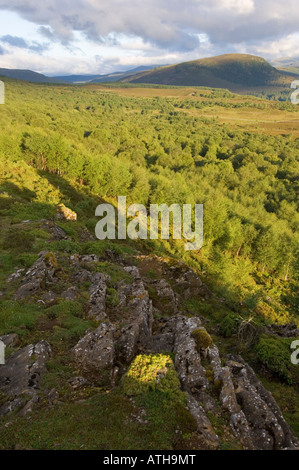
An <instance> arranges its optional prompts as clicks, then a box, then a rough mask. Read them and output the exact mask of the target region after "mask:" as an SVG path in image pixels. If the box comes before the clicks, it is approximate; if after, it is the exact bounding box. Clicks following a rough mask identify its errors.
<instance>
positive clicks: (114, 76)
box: [55, 65, 157, 83]
mask: <svg viewBox="0 0 299 470" xmlns="http://www.w3.org/2000/svg"><path fill="white" fill-rule="evenodd" d="M156 67H157V65H147V66H146V65H141V66H139V67H136V68H134V69H131V70H127V71H125V72H112V73H108V74H103V75H100V74H98V75H65V76H58V77H55V78H56V79H57V80H63V81H64V82H68V83H103V82H117V81H119V80H121V79H123V78H125V77H128V76H131V75H134V74H137V73H140V72H143V71H146V70H152V69H154V68H156Z"/></svg>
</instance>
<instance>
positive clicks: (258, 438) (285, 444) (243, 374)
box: [227, 357, 299, 450]
mask: <svg viewBox="0 0 299 470" xmlns="http://www.w3.org/2000/svg"><path fill="white" fill-rule="evenodd" d="M227 366H228V367H229V369H230V371H231V374H232V377H233V382H234V386H235V393H236V397H237V400H238V403H239V404H240V406H241V407H242V411H243V413H244V415H245V417H246V420H247V423H248V426H249V428H250V437H251V440H252V442H253V445H254V448H255V449H260V450H281V449H299V442H298V439H297V438H296V437H295V436H294V434H293V433H292V431H291V429H290V427H289V425H288V424H287V423H286V421H285V420H284V418H283V416H282V413H281V411H280V409H279V407H278V405H277V403H276V401H275V400H274V398H273V396H272V394H271V393H270V392H268V391H267V390H266V389H265V388H264V386H263V385H262V384H261V382H260V381H259V380H258V379H257V377H256V375H255V373H254V371H253V370H252V368H251V367H250V366H249V365H248V364H246V363H245V362H244V361H243V360H242V358H240V357H237V358H233V360H232V361H230V362H228V363H227Z"/></svg>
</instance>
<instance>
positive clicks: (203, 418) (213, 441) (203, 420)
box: [187, 393, 219, 450]
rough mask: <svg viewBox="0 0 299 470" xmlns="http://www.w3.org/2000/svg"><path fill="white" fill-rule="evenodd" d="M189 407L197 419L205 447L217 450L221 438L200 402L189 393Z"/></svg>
mask: <svg viewBox="0 0 299 470" xmlns="http://www.w3.org/2000/svg"><path fill="white" fill-rule="evenodd" d="M187 405H188V409H189V411H190V413H191V414H192V416H193V417H194V418H195V421H196V424H197V432H198V434H199V435H200V436H201V440H202V442H203V443H204V447H205V448H207V449H210V450H215V449H217V448H218V445H219V438H218V436H217V434H216V433H215V430H214V429H213V426H212V425H211V422H210V421H209V419H208V418H207V415H206V414H205V411H204V409H203V408H202V406H201V405H200V404H199V403H198V401H197V400H196V399H195V398H194V397H193V396H192V395H191V394H189V393H188V399H187Z"/></svg>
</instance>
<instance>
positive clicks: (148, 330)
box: [117, 266, 153, 362]
mask: <svg viewBox="0 0 299 470" xmlns="http://www.w3.org/2000/svg"><path fill="white" fill-rule="evenodd" d="M130 268H131V269H129V270H128V268H127V272H130V274H131V275H132V276H133V277H134V282H133V283H132V284H131V285H130V286H128V288H127V290H126V294H125V295H126V308H127V309H128V311H129V320H128V325H126V326H125V327H123V328H122V330H121V334H120V337H119V338H118V340H117V350H118V356H119V358H120V359H121V360H123V361H124V362H130V361H131V360H132V359H133V357H134V356H135V355H136V354H137V352H138V349H139V348H140V345H142V343H143V341H144V338H146V337H149V336H151V334H152V323H153V307H152V302H151V300H150V298H149V294H148V291H147V290H146V289H145V286H144V283H143V281H142V280H141V276H140V273H139V270H138V268H136V267H135V266H132V267H130Z"/></svg>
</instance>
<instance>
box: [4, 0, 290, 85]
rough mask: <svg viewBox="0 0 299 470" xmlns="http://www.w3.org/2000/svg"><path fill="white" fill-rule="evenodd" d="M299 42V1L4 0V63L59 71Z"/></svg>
mask: <svg viewBox="0 0 299 470" xmlns="http://www.w3.org/2000/svg"><path fill="white" fill-rule="evenodd" d="M298 44H299V2H298V0H167V1H166V0H130V1H124V0H0V67H4V68H19V69H30V70H34V71H36V72H40V73H44V74H46V75H51V76H54V75H69V74H106V73H110V72H115V71H124V70H129V69H130V68H134V67H136V66H140V65H165V64H174V63H179V62H185V61H188V60H195V59H200V58H203V57H210V56H214V55H220V54H226V53H234V52H237V53H248V54H254V55H259V56H262V57H264V58H266V59H267V60H273V59H276V58H280V57H298V55H299V53H298Z"/></svg>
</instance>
